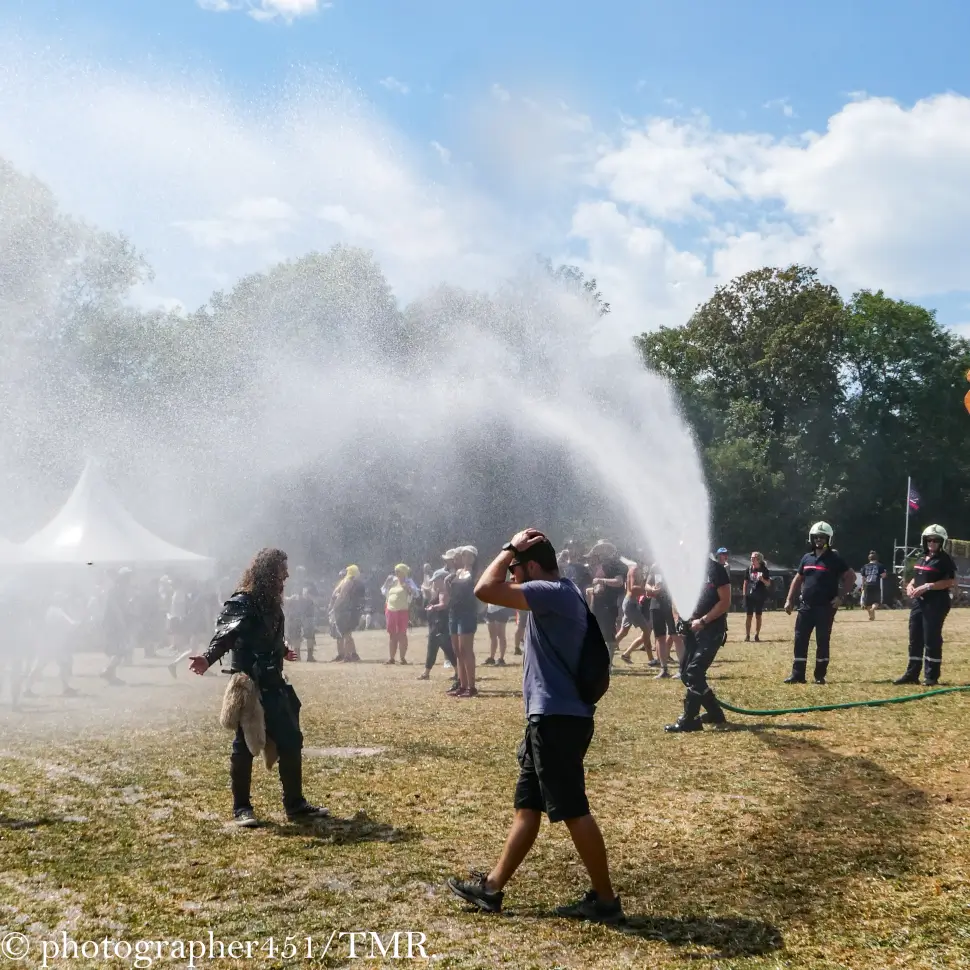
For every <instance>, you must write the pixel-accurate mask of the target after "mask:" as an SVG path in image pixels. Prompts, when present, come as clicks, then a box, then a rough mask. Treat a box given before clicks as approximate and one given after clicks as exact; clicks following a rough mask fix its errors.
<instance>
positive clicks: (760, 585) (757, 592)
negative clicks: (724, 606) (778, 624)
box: [744, 552, 771, 643]
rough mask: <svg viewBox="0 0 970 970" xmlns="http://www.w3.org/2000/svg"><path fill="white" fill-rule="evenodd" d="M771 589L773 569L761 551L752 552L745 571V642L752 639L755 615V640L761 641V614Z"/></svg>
mask: <svg viewBox="0 0 970 970" xmlns="http://www.w3.org/2000/svg"><path fill="white" fill-rule="evenodd" d="M770 589H771V571H770V570H769V569H768V566H767V564H766V563H765V557H764V556H762V555H761V553H760V552H752V553H751V562H750V563H749V564H748V568H747V569H746V570H745V571H744V612H745V617H744V642H745V643H747V642H748V641H750V639H751V618H752V617H754V642H755V643H760V642H761V614H762V613H764V610H765V603H766V602H767V600H768V590H770Z"/></svg>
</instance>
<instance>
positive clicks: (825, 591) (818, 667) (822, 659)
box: [785, 522, 855, 684]
mask: <svg viewBox="0 0 970 970" xmlns="http://www.w3.org/2000/svg"><path fill="white" fill-rule="evenodd" d="M834 536H835V532H834V530H833V529H832V526H830V525H829V524H828V522H816V523H815V524H814V525H813V526H812V528H811V529H810V530H809V535H808V541H809V544H810V545H811V550H812V551H811V552H807V553H806V554H805V555H804V556H803V557H802V561H801V563H800V564H799V566H798V572H797V573H796V574H795V578H794V579H793V580H792V584H791V587H790V588H789V590H788V599H787V600H786V601H785V612H786V613H788V614H789V615H791V612H792V610H793V609H794V604H795V597H796V596H798V594H799V592H801V597H802V599H801V605H800V606H799V607H798V615H797V616H796V618H795V651H794V652H795V656H794V659H793V660H792V668H791V676H790V677H788V678H787V679H786V680H785V683H786V684H804V683H805V673H806V669H807V667H808V643H809V640H810V639H811V636H812V631H814V632H815V683H816V684H824V683H825V675H826V674H827V672H828V668H829V643H830V640H831V636H832V624H833V623H834V622H835V614H836V611H837V610H838V608H839V603H840V601H841V598H842V597H843V596H845V594H846V593H848V592H849V590H851V589H852V588H853V586H855V573H854V572H853V571H852V570H851V569H850V568H849V566H848V564H847V563H846V561H845V560H844V559H843V558H842V557H841V556H840V555H839V554H838V553H837V552H836V551H835V550H834V549H833V548H832V545H831V543H832V539H833V538H834Z"/></svg>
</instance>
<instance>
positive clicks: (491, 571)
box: [475, 529, 545, 610]
mask: <svg viewBox="0 0 970 970" xmlns="http://www.w3.org/2000/svg"><path fill="white" fill-rule="evenodd" d="M543 539H545V536H544V535H543V534H542V533H541V532H539V531H538V530H537V529H525V530H524V531H523V532H519V533H516V535H514V536H513V537H512V543H511V544H512V545H513V546H514V547H515V548H516V549H517V550H518V551H519V552H523V551H525V550H526V549H528V548H529V547H530V546H534V545H535V544H536V543H537V542H542V540H543ZM513 558H514V553H511V552H508V551H507V550H505V549H503V550H502V551H501V552H500V553H499V554H498V555H497V556H496V557H495V558H494V559H493V560H492V561H491V563H489V565H488V566H487V567H486V569H485V572H483V573H482V575H481V576H480V577H479V580H478V582H477V583H476V584H475V595H476V596H477V597H478V598H479V599H480V600H481V601H482V602H483V603H492V604H494V605H495V606H507V607H509V608H510V609H513V610H528V609H529V604H528V603H527V602H526V599H525V593H523V592H522V586H521V585H520V584H519V583H510V582H507V581H506V579H505V577H506V576H507V575H508V571H509V563H510V562H512V559H513Z"/></svg>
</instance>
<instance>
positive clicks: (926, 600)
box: [894, 525, 957, 687]
mask: <svg viewBox="0 0 970 970" xmlns="http://www.w3.org/2000/svg"><path fill="white" fill-rule="evenodd" d="M948 538H949V536H947V534H946V529H944V528H943V526H942V525H931V526H927V528H926V529H925V530H924V532H923V555H922V557H921V558H920V559H918V560H917V562H916V565H915V567H914V569H915V572H914V575H913V578H912V579H911V580H910V581H909V585H908V586H907V587H906V595H907V596H909V597H910V599H911V600H912V601H913V608H912V609H911V610H910V613H909V664H908V666H907V667H906V673H905V674H903V676H902V677H900V678H899V679H898V680H896V681H894V683H896V684H918V683H919V672H920V666H923V684H924V685H925V686H926V687H935V686H936V685H937V683H939V680H940V665H941V664H942V662H943V622H944V621H945V620H946V616H947V613H949V612H950V590H951V589H952V588H953V587H954V586H956V584H957V580H956V575H957V569H956V564H955V563H954V562H953V560H952V559H951V558H950V556H949V555H948V554H947V552H946V551H945V550H944V548H943V546H944V545H945V543H946V541H947V539H948Z"/></svg>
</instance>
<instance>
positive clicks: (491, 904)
mask: <svg viewBox="0 0 970 970" xmlns="http://www.w3.org/2000/svg"><path fill="white" fill-rule="evenodd" d="M508 572H511V574H512V581H511V582H509V581H508V580H507V579H506V576H507V573H508ZM475 595H476V596H477V597H478V598H479V599H480V600H482V601H483V602H485V603H496V604H499V605H501V606H507V607H509V608H511V609H516V610H519V611H521V612H527V613H528V623H527V626H526V651H525V660H524V662H523V665H522V686H523V697H524V700H525V713H526V718H527V725H526V731H525V737H524V739H523V740H522V743H521V744H520V745H519V750H518V762H519V779H518V783H517V784H516V786H515V801H514V806H515V817H514V819H513V822H512V828H511V830H510V831H509V834H508V837H507V839H506V842H505V848H504V849H503V851H502V855H501V857H500V858H499V860H498V862H497V863H496V865H495V866H494V867H493V868H492V870H491V871H490V872H488V873H482V872H472V873H471V879H468V880H459V879H456V878H452V879H449V880H448V886H449V888H450V889H451V891H452V892H453V893H454V894H455V895H456V896H458V897H460V898H461V899H463V900H465V901H466V902H468V903H471V904H472V905H475V906H478V907H479V908H480V909H483V910H485V911H486V912H491V913H497V912H500V911H501V909H502V900H503V897H504V889H505V886H506V884H507V883H508V882H509V880H510V879H511V878H512V876H513V875H514V873H515V871H516V870H517V869H518V868H519V866H520V865H521V864H522V862H523V860H524V859H525V857H526V856H527V855H528V853H529V850H530V849H531V848H532V846H533V844H534V843H535V840H536V837H537V836H538V834H539V827H540V825H541V822H542V815H543V813H545V814H546V815H547V816H548V818H549V821H550V822H564V823H565V825H566V828H567V829H568V830H569V835H570V837H571V838H572V841H573V844H574V845H575V846H576V849H577V851H578V852H579V856H580V858H581V859H582V862H583V865H584V866H585V867H586V871H587V873H588V874H589V878H590V881H591V883H592V889H590V890H589V891H588V892H587V893H586V894H585V895H584V896H583V898H582V899H580V900H578V901H577V902H575V903H573V904H571V905H568V906H561V907H559V908H558V909H557V910H556V913H557V915H559V916H563V917H568V918H572V919H582V920H590V921H595V922H600V923H619V922H621V921H622V920H623V919H624V916H623V907H622V905H621V903H620V898H619V897H618V896H617V895H616V894H615V893H614V891H613V886H612V883H611V880H610V871H609V864H608V861H607V856H606V846H605V845H604V843H603V836H602V833H601V832H600V829H599V826H598V825H597V824H596V820H595V819H594V818H593V816H592V815H591V814H590V809H589V801H588V799H587V797H586V778H585V770H584V766H583V760H584V758H585V756H586V751H587V749H588V748H589V744H590V741H591V740H592V737H593V715H594V712H595V708H594V707H592V706H591V705H589V704H586V703H584V701H583V700H582V699H581V697H580V694H579V687H578V685H577V682H576V679H575V677H574V675H573V673H572V671H575V670H577V668H578V665H579V658H580V653H581V651H582V649H583V643H584V641H585V639H586V636H587V629H588V624H589V623H590V622H595V621H594V620H593V619H592V615H591V614H590V612H589V610H588V608H587V606H586V602H585V600H584V598H583V592H582V591H581V590H580V589H579V587H577V586H576V585H575V584H574V583H573V582H571V581H570V580H568V579H565V578H563V577H561V576H560V574H559V568H558V564H557V562H556V553H555V550H554V549H553V547H552V543H550V542H549V540H548V539H546V538H545V536H543V535H542V534H541V533H540V532H538V531H536V530H535V529H526V530H525V531H523V532H519V533H518V534H517V535H515V536H514V537H513V538H512V541H511V542H509V543H508V544H506V546H505V547H504V548H503V550H502V552H500V553H499V555H498V556H497V557H496V558H495V559H494V560H493V562H492V564H491V565H490V566H489V567H488V568H487V569H486V570H485V572H484V573H483V574H482V577H481V579H480V580H479V581H478V584H477V585H476V587H475ZM600 650H602V644H600Z"/></svg>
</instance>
